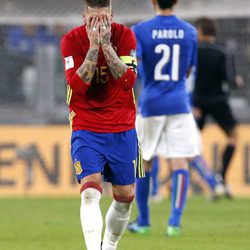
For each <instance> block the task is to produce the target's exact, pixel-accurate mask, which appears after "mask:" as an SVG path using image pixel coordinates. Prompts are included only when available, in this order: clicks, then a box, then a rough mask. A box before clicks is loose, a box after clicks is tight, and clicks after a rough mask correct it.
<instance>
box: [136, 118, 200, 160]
mask: <svg viewBox="0 0 250 250" xmlns="http://www.w3.org/2000/svg"><path fill="white" fill-rule="evenodd" d="M136 129H137V133H138V137H139V140H140V142H141V147H142V155H143V159H144V160H146V161H149V160H151V159H152V158H153V157H154V156H162V157H165V158H192V157H194V156H197V155H199V154H200V150H199V148H200V145H199V144H200V143H199V139H198V133H197V128H196V124H195V120H194V117H193V115H192V114H180V115H170V116H153V117H145V118H143V117H142V116H141V115H137V117H136Z"/></svg>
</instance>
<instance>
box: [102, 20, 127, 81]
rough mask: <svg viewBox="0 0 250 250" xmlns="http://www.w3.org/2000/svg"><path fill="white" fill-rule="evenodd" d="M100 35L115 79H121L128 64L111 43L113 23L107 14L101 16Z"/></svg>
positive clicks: (104, 52)
mask: <svg viewBox="0 0 250 250" xmlns="http://www.w3.org/2000/svg"><path fill="white" fill-rule="evenodd" d="M100 36H101V45H102V50H103V54H104V56H105V59H106V62H107V64H108V67H109V69H110V72H111V74H112V75H113V77H114V78H115V79H119V78H121V77H122V76H123V75H124V74H125V73H126V71H127V70H128V66H127V65H126V64H125V63H123V62H122V61H121V60H120V58H119V57H118V55H117V54H116V52H115V51H114V49H113V47H112V45H111V42H110V38H111V23H110V20H109V18H108V17H107V16H104V17H101V27H100Z"/></svg>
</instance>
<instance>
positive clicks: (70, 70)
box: [61, 35, 90, 95]
mask: <svg viewBox="0 0 250 250" xmlns="http://www.w3.org/2000/svg"><path fill="white" fill-rule="evenodd" d="M61 54H62V57H63V61H64V70H65V76H66V80H67V84H68V86H69V87H70V88H71V89H72V91H73V92H74V93H76V94H80V95H83V94H85V92H86V91H87V89H88V88H89V86H90V84H88V83H85V82H83V81H82V79H81V78H80V77H79V76H78V74H77V73H76V71H77V70H78V68H79V67H80V66H81V65H82V63H83V61H84V57H83V56H82V55H79V52H78V49H77V46H76V42H74V41H73V39H72V38H71V37H69V36H67V35H66V36H64V38H63V39H62V41H61Z"/></svg>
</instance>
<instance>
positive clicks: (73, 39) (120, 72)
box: [61, 0, 144, 250]
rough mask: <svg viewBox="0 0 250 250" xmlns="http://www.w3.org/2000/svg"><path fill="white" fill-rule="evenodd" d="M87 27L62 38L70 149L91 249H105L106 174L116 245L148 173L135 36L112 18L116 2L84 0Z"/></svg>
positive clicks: (109, 236)
mask: <svg viewBox="0 0 250 250" xmlns="http://www.w3.org/2000/svg"><path fill="white" fill-rule="evenodd" d="M83 19H84V22H85V24H84V25H82V26H80V27H77V28H74V29H73V30H71V31H70V32H69V33H68V34H66V35H65V36H64V37H63V39H62V42H61V51H62V56H63V58H64V63H65V74H66V79H67V88H68V91H67V103H68V105H69V110H70V116H69V119H70V123H71V125H72V130H73V131H72V139H71V154H72V160H73V163H74V167H75V172H76V176H77V179H78V181H79V183H81V200H82V201H81V208H80V217H81V224H82V230H83V234H84V238H85V243H86V246H87V249H88V250H99V249H100V245H101V233H102V227H103V221H102V214H101V211H100V205H99V202H100V198H101V193H102V187H101V184H102V174H103V176H104V179H105V180H106V181H108V182H111V183H112V187H113V188H112V190H113V202H112V204H111V206H110V208H109V210H108V212H107V215H106V229H105V233H104V238H103V244H102V249H103V250H113V249H116V248H117V244H118V241H119V239H120V238H121V236H122V234H123V232H124V231H125V228H126V226H127V223H128V221H129V217H130V211H131V203H132V201H133V199H134V182H135V176H136V175H137V176H138V177H143V175H144V173H143V169H142V165H141V159H142V158H141V156H140V150H139V147H138V141H137V135H136V131H135V113H136V112H135V104H134V97H133V86H134V83H135V80H136V71H137V65H136V56H135V50H136V41H135V37H134V34H133V32H132V31H131V30H130V29H129V28H126V27H125V26H123V25H121V24H118V23H114V22H112V11H111V1H110V0H85V10H84V13H83Z"/></svg>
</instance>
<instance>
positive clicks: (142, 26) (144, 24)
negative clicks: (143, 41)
mask: <svg viewBox="0 0 250 250" xmlns="http://www.w3.org/2000/svg"><path fill="white" fill-rule="evenodd" d="M152 22H153V19H148V20H145V21H143V22H139V23H137V24H135V25H133V26H132V30H133V31H137V30H141V29H145V28H146V27H148V26H150V25H151V23H152Z"/></svg>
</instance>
